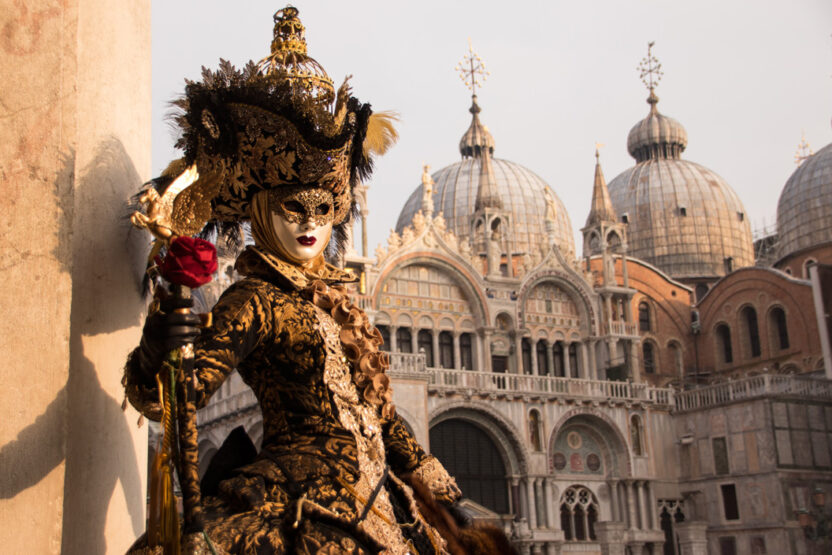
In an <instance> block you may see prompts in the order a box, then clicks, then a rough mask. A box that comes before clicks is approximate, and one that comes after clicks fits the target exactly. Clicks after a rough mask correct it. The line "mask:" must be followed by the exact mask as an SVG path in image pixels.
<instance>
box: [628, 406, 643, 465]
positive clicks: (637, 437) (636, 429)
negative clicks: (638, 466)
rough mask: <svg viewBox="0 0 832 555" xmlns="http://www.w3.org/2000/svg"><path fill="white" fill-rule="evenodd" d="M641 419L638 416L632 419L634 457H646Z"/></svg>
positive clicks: (631, 440)
mask: <svg viewBox="0 0 832 555" xmlns="http://www.w3.org/2000/svg"><path fill="white" fill-rule="evenodd" d="M643 435H644V434H643V433H642V429H641V418H639V417H638V415H637V414H634V415H632V416H631V417H630V443H631V444H632V446H633V454H634V455H639V456H641V455H644V446H643V445H642V436H643Z"/></svg>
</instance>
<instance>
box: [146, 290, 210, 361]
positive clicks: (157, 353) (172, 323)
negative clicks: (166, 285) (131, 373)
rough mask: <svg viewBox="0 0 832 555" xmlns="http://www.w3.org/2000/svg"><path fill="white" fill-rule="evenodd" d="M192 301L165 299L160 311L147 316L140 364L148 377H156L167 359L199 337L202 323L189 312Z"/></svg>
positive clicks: (171, 297)
mask: <svg viewBox="0 0 832 555" xmlns="http://www.w3.org/2000/svg"><path fill="white" fill-rule="evenodd" d="M192 306H193V299H190V298H181V297H174V296H172V295H168V296H166V297H165V298H164V299H162V300H161V306H160V310H158V311H156V312H154V313H152V314H151V315H149V316H148V318H147V320H146V321H145V323H144V329H143V331H142V340H141V343H140V344H139V353H140V358H139V361H140V364H141V367H142V370H143V371H144V372H145V374H146V375H148V376H155V375H156V373H157V372H158V371H159V367H160V365H161V364H162V360H163V359H164V358H165V355H167V353H169V352H170V351H172V350H174V349H178V348H179V347H181V346H183V345H185V344H187V343H193V341H194V340H195V339H196V338H197V337H198V336H199V334H200V324H201V323H202V320H201V319H200V317H199V315H198V314H194V313H192V312H191V311H190V310H189V309H190V308H191V307H192Z"/></svg>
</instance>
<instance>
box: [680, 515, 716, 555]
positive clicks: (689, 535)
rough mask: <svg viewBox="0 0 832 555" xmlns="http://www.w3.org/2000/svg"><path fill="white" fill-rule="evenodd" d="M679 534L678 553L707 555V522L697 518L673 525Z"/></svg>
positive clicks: (682, 554)
mask: <svg viewBox="0 0 832 555" xmlns="http://www.w3.org/2000/svg"><path fill="white" fill-rule="evenodd" d="M673 527H674V529H675V530H676V533H677V534H678V535H679V548H680V551H681V553H680V554H679V555H708V536H707V530H708V523H707V522H703V521H697V520H689V521H686V522H679V523H676V524H674V525H673Z"/></svg>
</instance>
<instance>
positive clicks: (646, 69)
mask: <svg viewBox="0 0 832 555" xmlns="http://www.w3.org/2000/svg"><path fill="white" fill-rule="evenodd" d="M654 44H656V41H650V42H648V43H647V56H645V57H644V58H642V59H641V62H640V63H639V64H638V67H637V68H636V69H638V70H639V77H640V78H641V82H642V83H644V86H645V87H647V88H648V89H649V90H650V91H651V92H652V91H653V89H655V88H656V85H658V84H659V81H661V80H662V75H664V72H663V71H662V64H660V63H659V60H657V59H656V57H655V56H653V45H654Z"/></svg>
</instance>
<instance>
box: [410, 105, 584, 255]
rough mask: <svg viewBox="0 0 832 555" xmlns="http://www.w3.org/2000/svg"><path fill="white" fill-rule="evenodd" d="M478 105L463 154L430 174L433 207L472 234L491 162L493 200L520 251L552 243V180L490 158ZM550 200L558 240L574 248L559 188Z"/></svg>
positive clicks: (417, 205)
mask: <svg viewBox="0 0 832 555" xmlns="http://www.w3.org/2000/svg"><path fill="white" fill-rule="evenodd" d="M479 111H480V109H479V106H478V105H477V104H476V98H475V99H474V103H473V105H472V107H471V113H472V114H473V119H472V122H471V126H470V127H469V128H468V130H467V131H466V132H465V134H464V135H463V136H462V140H461V141H460V144H459V149H460V153H461V155H462V160H460V161H459V162H456V163H454V164H451V165H450V166H446V167H444V168H442V169H440V170H439V171H436V172H434V173H433V174H432V175H431V177H432V178H433V181H434V190H433V205H434V213H436V214H438V213H440V212H441V213H442V215H443V217H444V218H445V221H446V224H447V227H448V229H450V230H452V231H453V232H454V233H455V234H456V235H457V237H460V238H469V237H470V235H471V216H472V215H473V214H474V212H475V209H476V207H477V201H478V199H477V194H478V191H480V182H481V179H482V175H483V174H484V173H486V172H484V171H483V169H484V168H483V167H482V166H483V164H487V165H490V166H491V171H489V172H488V173H489V177H490V178H492V179H493V183H494V189H495V196H496V197H497V198H494V199H490V201H491V202H493V203H494V205H495V206H499V207H500V208H501V209H502V210H503V211H504V212H505V213H506V214H507V215H508V216H509V219H510V221H511V235H512V238H513V245H514V247H513V248H514V250H515V253H518V254H519V253H525V252H532V249H536V248H538V246H539V245H542V244H548V237H549V235H548V233H547V229H546V225H547V224H546V221H545V215H546V207H547V204H546V200H547V197H546V193H545V192H544V190H545V189H546V188H547V187H548V185H547V184H546V182H545V181H544V180H543V179H542V178H541V177H540V176H538V175H537V174H535V173H534V172H533V171H531V170H529V169H528V168H525V167H523V166H521V165H520V164H516V163H514V162H510V161H508V160H501V159H499V158H491V156H490V155H491V153H492V152H493V151H494V138H493V137H492V136H491V133H490V132H489V131H488V129H487V128H486V127H485V126H484V125H482V124H481V123H480V121H479V116H478V114H479ZM485 169H488V168H485ZM422 191H423V187H422V186H419V187H417V188H416V189H415V190H414V191H413V192H412V193H411V195H410V197H409V198H408V199H407V202H405V205H404V207H403V208H402V211H401V213H400V214H399V219H398V222H397V223H396V231H397V232H399V233H401V231H402V230H403V229H404V228H405V227H406V226H407V225H409V224H410V222H411V221H412V220H413V216H414V215H415V214H416V212H418V211H419V210H420V209H421V208H422ZM550 191H551V189H550ZM488 200H489V199H486V201H488ZM551 201H552V202H553V204H554V211H555V221H554V225H553V226H552V230H551V231H552V236H553V239H554V242H555V244H556V245H557V246H558V247H559V248H560V250H561V252H563V253H564V254H566V253H569V254H574V252H575V241H574V236H573V231H572V222H571V221H570V220H569V214H567V212H566V208H565V207H564V205H563V203H562V202H561V200H560V199H559V198H558V197H557V195H556V194H554V192H552V193H551Z"/></svg>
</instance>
